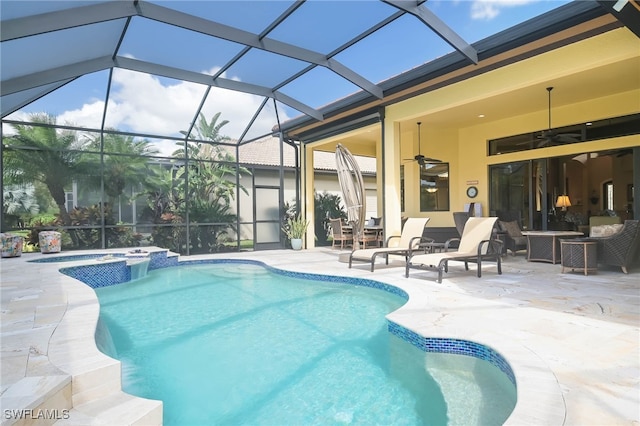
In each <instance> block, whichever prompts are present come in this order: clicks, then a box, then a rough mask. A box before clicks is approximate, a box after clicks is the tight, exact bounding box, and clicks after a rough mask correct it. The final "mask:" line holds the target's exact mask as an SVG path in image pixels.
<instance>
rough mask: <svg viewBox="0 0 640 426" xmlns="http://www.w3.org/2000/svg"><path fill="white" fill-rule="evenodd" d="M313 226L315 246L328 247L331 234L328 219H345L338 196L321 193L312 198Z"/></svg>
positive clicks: (345, 213) (344, 212) (345, 215)
mask: <svg viewBox="0 0 640 426" xmlns="http://www.w3.org/2000/svg"><path fill="white" fill-rule="evenodd" d="M314 216H315V217H314V226H315V230H316V245H318V246H323V245H328V237H329V234H330V232H331V228H330V226H329V225H330V222H329V219H346V218H347V212H346V211H345V210H344V209H343V208H342V205H341V204H340V196H339V195H337V194H330V193H328V192H326V191H325V192H322V193H317V192H316V194H315V197H314Z"/></svg>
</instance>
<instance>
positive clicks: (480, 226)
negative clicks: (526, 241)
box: [405, 217, 502, 283]
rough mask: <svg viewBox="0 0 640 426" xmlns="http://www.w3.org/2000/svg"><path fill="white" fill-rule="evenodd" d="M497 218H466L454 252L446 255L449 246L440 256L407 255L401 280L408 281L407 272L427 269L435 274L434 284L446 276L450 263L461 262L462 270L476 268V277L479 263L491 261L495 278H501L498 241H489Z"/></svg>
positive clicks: (499, 244) (433, 254)
mask: <svg viewBox="0 0 640 426" xmlns="http://www.w3.org/2000/svg"><path fill="white" fill-rule="evenodd" d="M497 219H498V218H497V217H470V218H469V219H468V220H467V223H466V224H465V226H464V231H463V232H462V238H460V242H459V245H458V249H457V250H456V251H446V250H447V249H448V247H449V242H451V241H453V240H457V239H456V238H452V239H451V240H449V241H447V243H446V244H445V251H444V252H442V253H429V254H417V255H413V253H410V254H409V258H408V259H407V264H406V267H405V268H406V269H405V276H406V277H407V278H408V277H409V269H410V268H415V269H427V270H433V269H436V270H437V271H438V282H439V283H441V282H442V272H443V271H444V272H448V267H449V262H450V261H459V262H464V267H465V270H467V271H468V270H469V262H474V263H477V264H478V277H481V276H482V261H483V260H484V261H486V260H494V261H495V262H496V263H497V266H498V274H502V263H501V256H500V255H501V253H502V241H500V240H497V239H491V236H492V234H493V229H494V226H495V223H496V220H497Z"/></svg>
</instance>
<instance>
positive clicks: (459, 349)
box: [388, 321, 516, 386]
mask: <svg viewBox="0 0 640 426" xmlns="http://www.w3.org/2000/svg"><path fill="white" fill-rule="evenodd" d="M388 323H389V326H388V329H389V332H390V333H391V334H393V335H395V336H397V337H399V338H401V339H402V340H404V341H406V342H409V343H411V344H412V345H414V346H415V347H417V348H418V349H421V350H422V351H424V352H437V353H447V354H457V355H467V356H472V357H474V358H478V359H481V360H484V361H488V362H489V363H491V364H493V365H494V366H496V367H497V368H499V369H500V371H502V372H503V373H504V374H506V375H507V377H508V378H509V380H510V381H511V383H513V385H514V386H515V385H516V376H515V374H514V373H513V369H512V368H511V366H510V365H509V363H508V362H507V360H506V359H505V358H504V357H503V356H502V355H500V353H498V352H497V351H495V350H494V349H492V348H490V347H489V346H485V345H482V344H480V343H476V342H472V341H470V340H463V339H451V338H442V337H423V336H420V335H419V334H418V333H416V332H414V331H411V330H409V329H407V328H404V327H402V326H401V325H398V324H396V323H394V322H391V321H388Z"/></svg>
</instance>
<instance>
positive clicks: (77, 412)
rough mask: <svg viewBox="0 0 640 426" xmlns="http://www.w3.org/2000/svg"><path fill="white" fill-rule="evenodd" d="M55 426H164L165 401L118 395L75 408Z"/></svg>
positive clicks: (123, 393)
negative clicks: (163, 406)
mask: <svg viewBox="0 0 640 426" xmlns="http://www.w3.org/2000/svg"><path fill="white" fill-rule="evenodd" d="M55 425H56V426H85V425H123V426H124V425H158V426H161V425H162V401H156V400H152V399H145V398H139V397H136V396H133V395H129V394H128V393H125V392H117V393H114V394H111V395H109V396H106V397H104V398H100V399H95V400H93V401H90V402H87V403H84V404H80V405H77V406H75V407H74V408H73V409H72V410H71V411H69V416H68V418H67V419H62V420H59V421H57V422H56V423H55Z"/></svg>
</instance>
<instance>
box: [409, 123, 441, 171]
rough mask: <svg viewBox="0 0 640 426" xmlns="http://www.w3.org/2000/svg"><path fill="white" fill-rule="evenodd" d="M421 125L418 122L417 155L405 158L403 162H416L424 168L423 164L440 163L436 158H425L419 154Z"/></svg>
mask: <svg viewBox="0 0 640 426" xmlns="http://www.w3.org/2000/svg"><path fill="white" fill-rule="evenodd" d="M421 124H422V122H420V121H418V154H417V155H416V156H414V157H413V158H405V161H417V162H418V164H419V165H421V166H424V165H425V164H429V163H442V161H441V160H438V159H436V158H430V157H425V156H424V155H422V153H421V152H420V149H421V142H420V125H421Z"/></svg>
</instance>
